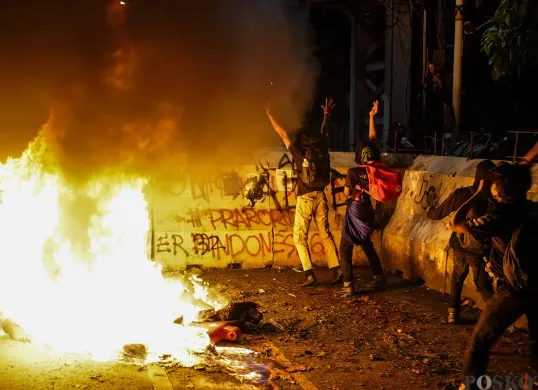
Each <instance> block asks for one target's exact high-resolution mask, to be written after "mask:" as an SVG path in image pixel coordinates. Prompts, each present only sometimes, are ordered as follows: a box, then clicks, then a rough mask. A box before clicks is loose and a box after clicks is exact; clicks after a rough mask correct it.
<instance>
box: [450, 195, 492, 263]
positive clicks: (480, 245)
mask: <svg viewBox="0 0 538 390" xmlns="http://www.w3.org/2000/svg"><path fill="white" fill-rule="evenodd" d="M467 188H468V189H469V191H470V192H471V196H473V194H474V193H473V190H472V189H471V187H467ZM471 196H469V198H470V197H471ZM475 211H476V210H475V209H474V208H471V210H469V212H468V213H467V218H478V217H480V216H481V215H477V213H476V212H475ZM478 214H483V213H478ZM456 237H457V238H458V241H459V242H460V245H461V247H462V248H463V249H465V250H466V251H467V252H471V253H474V254H477V255H481V254H483V253H484V252H485V250H486V245H485V244H484V242H482V241H480V240H477V239H475V238H474V237H473V236H472V235H471V234H469V233H456Z"/></svg>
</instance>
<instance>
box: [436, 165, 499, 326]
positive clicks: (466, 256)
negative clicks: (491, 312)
mask: <svg viewBox="0 0 538 390" xmlns="http://www.w3.org/2000/svg"><path fill="white" fill-rule="evenodd" d="M493 168H495V164H494V163H493V162H492V161H490V160H484V161H481V162H480V163H478V165H477V166H476V172H475V180H474V183H473V185H472V186H470V187H463V188H458V189H457V190H455V191H454V192H453V193H452V194H450V196H449V197H448V198H447V199H446V200H445V201H444V202H443V203H441V205H439V207H437V208H429V209H428V212H427V216H428V218H430V219H433V220H441V219H443V218H445V217H447V216H448V215H449V214H451V213H452V212H454V211H456V210H457V209H459V208H460V207H461V206H462V205H463V204H464V203H465V202H466V201H467V200H469V199H470V198H471V196H473V194H474V193H475V192H476V190H477V189H478V184H479V183H480V180H483V179H484V180H487V179H488V177H489V173H490V170H491V169H493ZM493 206H494V202H493V200H492V199H491V198H490V197H489V196H487V194H485V193H481V194H480V198H479V199H477V201H476V203H475V204H474V205H473V208H472V209H471V216H472V217H474V218H477V217H481V216H483V215H486V214H487V213H488V212H491V211H492V208H493ZM449 245H450V248H451V249H452V254H453V262H454V268H453V271H452V283H451V289H450V305H449V307H448V323H449V324H457V323H458V322H459V316H460V306H461V292H462V289H463V284H464V283H465V279H466V278H467V275H468V274H469V268H471V269H472V270H473V279H474V283H475V285H476V290H477V291H478V293H479V294H480V296H481V297H482V300H483V301H484V302H486V301H487V300H488V299H489V298H490V297H491V295H492V293H493V291H492V286H491V281H490V279H489V277H488V273H487V272H486V268H485V263H484V260H483V259H484V252H485V250H486V246H487V245H486V243H485V242H483V241H479V240H475V239H474V238H473V237H472V236H470V235H469V234H464V233H452V236H451V237H450V242H449Z"/></svg>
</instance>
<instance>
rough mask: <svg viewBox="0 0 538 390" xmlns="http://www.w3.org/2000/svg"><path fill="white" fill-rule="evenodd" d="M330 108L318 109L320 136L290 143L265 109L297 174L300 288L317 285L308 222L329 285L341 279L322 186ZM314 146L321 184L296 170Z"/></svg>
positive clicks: (311, 134) (327, 164) (302, 135)
mask: <svg viewBox="0 0 538 390" xmlns="http://www.w3.org/2000/svg"><path fill="white" fill-rule="evenodd" d="M334 106H335V105H334V103H333V101H332V100H331V99H326V101H325V105H324V106H321V108H322V109H323V114H324V115H323V123H322V125H321V132H319V131H317V132H313V131H310V132H308V131H301V132H298V133H296V134H295V136H294V137H293V138H291V139H290V137H289V135H288V132H287V131H286V130H284V129H283V128H282V127H281V126H280V125H279V124H278V123H277V122H276V120H275V119H274V118H273V116H272V115H271V113H270V111H269V108H268V107H266V109H267V116H268V118H269V120H270V121H271V124H272V125H273V128H274V129H275V131H276V132H277V134H278V135H279V136H280V137H281V138H282V141H283V142H284V145H285V146H286V148H287V149H288V150H289V152H290V153H291V154H292V156H293V159H294V161H295V165H296V168H297V171H298V172H297V173H298V174H297V177H298V180H297V204H296V206H295V222H294V224H293V241H294V242H295V246H296V248H297V253H298V254H299V259H300V260H301V264H302V267H303V271H304V272H305V274H306V280H305V281H304V282H302V283H300V284H299V285H300V286H301V287H306V286H310V285H312V284H314V283H315V282H316V281H317V280H316V277H315V275H314V269H313V265H312V259H311V256H310V250H309V248H308V232H309V229H310V223H311V222H312V220H314V221H315V222H316V224H317V227H318V234H319V237H320V239H321V241H322V243H323V247H324V249H325V254H326V255H327V265H328V266H329V268H330V269H331V270H332V271H333V280H332V283H333V284H337V283H339V282H340V281H341V279H342V272H341V270H340V262H339V260H338V250H337V248H336V243H335V241H334V237H333V235H332V233H331V230H330V226H329V204H328V201H327V196H326V195H325V192H324V190H325V186H326V185H327V184H329V182H330V156H329V151H328V147H327V141H326V136H327V130H328V123H329V115H330V112H331V110H332V108H333V107H334ZM314 143H316V144H317V145H318V146H319V147H320V151H321V153H322V156H321V160H322V162H323V163H324V164H320V166H318V169H317V170H316V174H321V173H322V171H323V172H325V173H326V175H325V176H326V181H324V179H323V178H322V180H321V181H320V180H318V181H315V182H312V183H308V182H305V180H303V175H302V172H301V171H299V170H300V169H301V168H300V167H301V163H302V162H306V161H307V160H308V159H309V156H308V153H309V152H308V147H307V145H308V144H314ZM310 157H311V156H310ZM321 165H323V166H324V168H325V169H324V170H322V169H319V168H321ZM305 179H306V178H305Z"/></svg>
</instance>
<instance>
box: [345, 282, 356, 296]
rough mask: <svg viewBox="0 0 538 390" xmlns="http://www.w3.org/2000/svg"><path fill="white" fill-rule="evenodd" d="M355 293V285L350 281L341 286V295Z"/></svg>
mask: <svg viewBox="0 0 538 390" xmlns="http://www.w3.org/2000/svg"><path fill="white" fill-rule="evenodd" d="M354 293H355V286H353V283H352V282H345V283H344V287H343V288H342V297H344V298H346V297H350V296H352V295H353V294H354Z"/></svg>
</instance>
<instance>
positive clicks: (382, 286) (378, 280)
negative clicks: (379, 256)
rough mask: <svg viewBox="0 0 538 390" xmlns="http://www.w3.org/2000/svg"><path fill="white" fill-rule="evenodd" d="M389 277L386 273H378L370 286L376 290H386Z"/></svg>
mask: <svg viewBox="0 0 538 390" xmlns="http://www.w3.org/2000/svg"><path fill="white" fill-rule="evenodd" d="M387 284H388V283H387V279H386V278H385V275H376V276H374V281H373V282H372V284H371V285H370V288H372V289H374V290H386V289H387Z"/></svg>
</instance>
